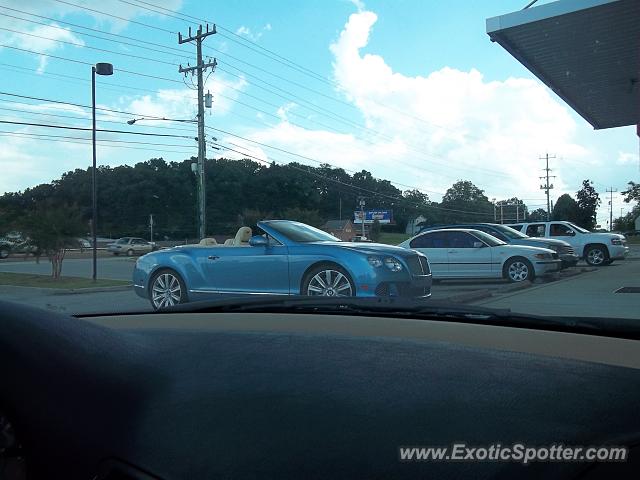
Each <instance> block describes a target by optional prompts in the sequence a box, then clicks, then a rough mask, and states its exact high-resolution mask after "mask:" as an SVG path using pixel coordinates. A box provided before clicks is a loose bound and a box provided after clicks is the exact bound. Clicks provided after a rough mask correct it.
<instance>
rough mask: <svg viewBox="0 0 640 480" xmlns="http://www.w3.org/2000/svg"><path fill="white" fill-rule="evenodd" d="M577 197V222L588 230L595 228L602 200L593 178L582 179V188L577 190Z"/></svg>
mask: <svg viewBox="0 0 640 480" xmlns="http://www.w3.org/2000/svg"><path fill="white" fill-rule="evenodd" d="M576 198H577V203H578V209H579V216H578V218H577V219H576V220H575V222H576V223H577V224H578V225H580V226H581V227H584V228H586V229H587V230H593V229H594V228H595V226H596V223H597V218H596V213H597V210H598V207H599V206H600V203H601V201H600V195H598V192H596V189H595V188H593V182H592V181H591V180H583V181H582V188H581V189H580V190H578V191H577V192H576Z"/></svg>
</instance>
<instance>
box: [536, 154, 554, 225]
mask: <svg viewBox="0 0 640 480" xmlns="http://www.w3.org/2000/svg"><path fill="white" fill-rule="evenodd" d="M549 158H552V159H554V158H556V157H555V156H553V157H549V154H548V153H547V154H546V156H544V157H540V160H545V159H546V160H547V166H546V168H543V170H544V171H545V172H546V175H545V176H544V177H540V180H545V179H546V183H545V184H544V185H540V190H544V191H545V192H546V194H547V222H549V221H551V200H550V199H549V190H552V189H553V184H549V179H550V178H556V177H555V176H551V177H550V176H549V172H550V171H551V169H550V168H549Z"/></svg>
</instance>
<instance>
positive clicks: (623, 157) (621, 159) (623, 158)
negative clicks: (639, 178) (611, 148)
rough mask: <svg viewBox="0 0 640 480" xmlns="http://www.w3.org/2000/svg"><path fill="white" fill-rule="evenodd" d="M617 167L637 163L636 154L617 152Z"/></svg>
mask: <svg viewBox="0 0 640 480" xmlns="http://www.w3.org/2000/svg"><path fill="white" fill-rule="evenodd" d="M616 163H617V164H618V165H632V164H634V163H636V164H637V163H638V154H637V153H629V152H618V158H617V159H616Z"/></svg>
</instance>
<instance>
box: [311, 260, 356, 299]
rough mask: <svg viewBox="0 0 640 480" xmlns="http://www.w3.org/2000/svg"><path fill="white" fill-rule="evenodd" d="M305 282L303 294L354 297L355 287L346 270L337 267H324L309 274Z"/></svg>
mask: <svg viewBox="0 0 640 480" xmlns="http://www.w3.org/2000/svg"><path fill="white" fill-rule="evenodd" d="M309 277H310V278H309V280H308V281H307V282H305V288H304V291H303V295H322V296H325V297H352V296H353V295H354V294H355V293H354V288H353V284H352V282H351V280H350V279H349V277H348V275H347V274H346V272H344V271H340V269H337V268H330V267H326V268H322V269H318V270H314V271H312V272H311V273H310V274H309Z"/></svg>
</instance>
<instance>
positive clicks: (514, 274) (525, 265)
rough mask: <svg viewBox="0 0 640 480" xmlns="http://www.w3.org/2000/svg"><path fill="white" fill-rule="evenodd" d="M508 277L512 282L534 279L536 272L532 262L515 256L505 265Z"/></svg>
mask: <svg viewBox="0 0 640 480" xmlns="http://www.w3.org/2000/svg"><path fill="white" fill-rule="evenodd" d="M505 273H506V277H507V279H508V280H509V281H510V282H524V281H525V280H533V276H534V272H533V266H532V265H531V263H529V262H528V261H526V260H525V259H520V258H514V259H512V260H509V261H508V262H507V264H506V265H505Z"/></svg>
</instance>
